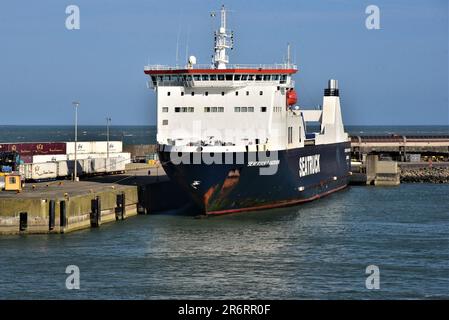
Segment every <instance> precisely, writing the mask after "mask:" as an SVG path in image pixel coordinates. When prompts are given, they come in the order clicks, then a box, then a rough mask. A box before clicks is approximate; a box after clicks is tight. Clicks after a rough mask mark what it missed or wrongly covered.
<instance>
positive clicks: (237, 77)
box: [234, 74, 242, 81]
mask: <svg viewBox="0 0 449 320" xmlns="http://www.w3.org/2000/svg"><path fill="white" fill-rule="evenodd" d="M241 77H242V75H241V74H236V75H234V80H235V81H240V79H241Z"/></svg>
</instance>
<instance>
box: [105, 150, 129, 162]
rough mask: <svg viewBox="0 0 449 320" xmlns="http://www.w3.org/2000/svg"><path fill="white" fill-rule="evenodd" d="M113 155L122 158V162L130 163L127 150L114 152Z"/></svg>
mask: <svg viewBox="0 0 449 320" xmlns="http://www.w3.org/2000/svg"><path fill="white" fill-rule="evenodd" d="M109 156H111V155H109ZM113 156H114V157H120V158H122V161H123V164H128V163H131V153H129V152H120V153H114V155H113Z"/></svg>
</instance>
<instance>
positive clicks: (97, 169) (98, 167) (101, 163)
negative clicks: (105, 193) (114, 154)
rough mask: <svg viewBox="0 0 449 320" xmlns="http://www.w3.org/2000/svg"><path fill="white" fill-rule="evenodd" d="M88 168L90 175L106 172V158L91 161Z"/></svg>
mask: <svg viewBox="0 0 449 320" xmlns="http://www.w3.org/2000/svg"><path fill="white" fill-rule="evenodd" d="M90 166H91V168H90V169H91V173H92V174H96V173H104V172H106V158H95V159H91V162H90Z"/></svg>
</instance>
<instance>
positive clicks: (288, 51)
mask: <svg viewBox="0 0 449 320" xmlns="http://www.w3.org/2000/svg"><path fill="white" fill-rule="evenodd" d="M287 66H288V67H289V66H290V42H289V43H287Z"/></svg>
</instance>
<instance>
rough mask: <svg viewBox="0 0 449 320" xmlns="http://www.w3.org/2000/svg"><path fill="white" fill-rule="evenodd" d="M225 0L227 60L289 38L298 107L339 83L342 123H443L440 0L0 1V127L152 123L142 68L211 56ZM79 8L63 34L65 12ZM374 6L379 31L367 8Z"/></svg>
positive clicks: (266, 50) (443, 5) (270, 56)
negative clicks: (215, 21) (230, 40)
mask: <svg viewBox="0 0 449 320" xmlns="http://www.w3.org/2000/svg"><path fill="white" fill-rule="evenodd" d="M222 3H224V4H225V5H226V6H227V7H228V8H230V9H231V10H232V12H231V13H230V17H229V26H230V27H231V28H232V29H233V30H234V32H235V46H236V48H235V49H234V50H233V51H232V52H231V53H230V60H231V63H232V62H234V63H274V62H282V61H283V56H284V55H285V52H286V44H287V42H290V43H291V45H292V52H293V54H294V56H295V60H296V62H297V63H298V65H299V68H300V71H299V72H298V74H297V75H296V88H297V91H298V94H299V99H300V105H305V106H316V105H318V104H320V103H321V100H322V91H323V88H324V86H325V85H326V82H327V79H329V78H331V77H332V78H337V79H339V81H340V88H341V98H342V108H343V116H344V121H345V123H346V124H349V125H358V124H360V125H382V124H384V125H408V124H422V125H432V124H448V123H449V110H448V108H449V107H448V91H449V85H448V73H449V67H448V41H449V40H448V38H449V37H448V1H447V0H422V1H419V0H408V1H406V0H370V1H363V0H361V1H356V0H340V1H337V0H323V1H311V0H307V1H306V0H302V1H298V0H291V1H287V0H278V1H267V0H249V1H235V0H232V1H225V2H223V1H205V0H182V1H181V0H177V1H160V0H159V1H152V0H146V1H144V0H133V1H124V0H120V1H118V0H117V1H112V0H109V1H107V0H70V1H61V0H52V1H50V0H40V1H31V0H29V1H23V0H15V1H3V2H2V3H1V5H0V43H1V45H0V68H1V69H0V97H1V100H0V108H1V110H2V116H1V117H0V125H4V124H19V125H20V124H56V125H59V124H71V123H72V122H73V109H72V107H71V101H72V100H74V99H77V100H79V101H80V102H81V106H80V109H79V121H80V123H81V124H86V125H87V124H103V123H104V122H105V120H104V119H105V117H106V115H109V116H110V117H111V118H112V122H113V124H116V125H124V124H138V125H145V124H154V123H155V111H154V109H155V98H154V94H153V92H152V91H151V90H148V89H147V88H146V80H147V79H146V76H145V75H144V73H143V66H144V65H145V64H146V63H147V62H148V61H149V62H150V63H152V64H156V63H158V64H175V60H176V39H177V38H178V35H179V57H180V63H184V57H185V47H186V42H187V39H188V43H189V45H188V47H189V54H194V55H195V56H196V57H197V58H198V62H199V63H208V62H209V61H210V55H211V53H212V52H211V50H212V49H211V47H212V31H213V30H212V21H211V18H210V17H209V12H210V11H211V10H214V9H219V7H220V6H221V4H222ZM70 4H75V5H78V6H79V8H80V15H81V28H80V30H71V31H69V30H67V29H66V28H65V20H66V17H67V14H66V13H65V8H66V7H67V6H68V5H70ZM370 4H374V5H377V6H378V7H379V8H380V19H381V20H380V24H381V29H380V30H368V29H366V28H365V19H366V17H367V15H366V14H365V8H366V7H367V6H368V5H370Z"/></svg>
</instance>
